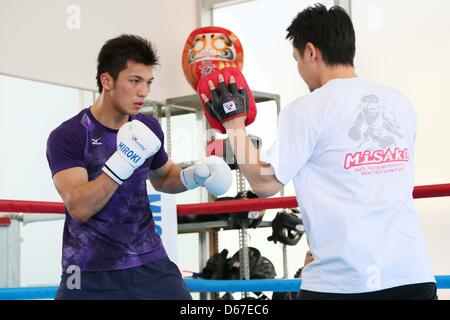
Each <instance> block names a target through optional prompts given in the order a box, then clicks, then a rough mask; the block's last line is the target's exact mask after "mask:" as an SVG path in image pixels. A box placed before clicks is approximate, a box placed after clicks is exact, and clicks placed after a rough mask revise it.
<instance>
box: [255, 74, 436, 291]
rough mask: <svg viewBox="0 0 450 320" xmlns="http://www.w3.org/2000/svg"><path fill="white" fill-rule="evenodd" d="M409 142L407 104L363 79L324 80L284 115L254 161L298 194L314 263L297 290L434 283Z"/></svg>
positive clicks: (412, 120) (412, 125)
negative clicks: (273, 137) (415, 192)
mask: <svg viewBox="0 0 450 320" xmlns="http://www.w3.org/2000/svg"><path fill="white" fill-rule="evenodd" d="M415 134H416V116H415V112H414V110H413V108H412V106H411V104H410V103H409V101H408V100H407V99H406V98H405V97H404V96H403V95H402V94H401V93H400V92H398V91H395V90H393V89H391V88H388V87H385V86H381V85H379V84H375V83H373V82H370V81H368V80H366V79H363V78H361V77H356V78H351V79H334V80H331V81H329V82H328V83H327V84H325V85H324V86H322V87H321V88H319V89H317V90H315V91H314V92H312V93H311V94H309V95H307V96H305V97H302V98H300V99H297V100H295V101H294V102H292V103H291V104H289V105H288V106H287V107H285V108H284V109H283V110H282V112H281V113H280V117H279V126H278V132H277V139H276V141H275V143H274V144H273V146H272V147H271V148H270V149H269V150H268V151H267V152H264V153H263V154H262V155H261V160H262V161H264V162H266V163H270V164H271V165H272V166H273V168H274V170H275V175H276V177H277V179H278V180H279V181H280V182H281V183H283V184H287V183H288V182H289V181H290V180H293V183H294V186H295V191H296V195H297V200H298V203H299V206H300V209H301V211H302V217H303V221H304V225H305V230H306V234H307V237H308V241H309V245H310V248H311V251H312V253H313V256H314V261H313V262H312V263H311V264H309V265H307V266H306V267H305V268H304V269H303V271H302V278H303V282H302V289H304V290H310V291H318V292H330V293H362V292H371V291H378V290H383V289H387V288H392V287H396V286H401V285H407V284H413V283H423V282H435V279H434V277H433V274H432V270H431V266H430V263H429V257H428V252H427V248H426V244H425V241H424V239H423V236H422V231H421V228H420V221H419V217H418V214H417V211H416V208H415V206H414V203H413V198H412V191H413V181H414V176H413V173H414V172H413V159H414V143H415Z"/></svg>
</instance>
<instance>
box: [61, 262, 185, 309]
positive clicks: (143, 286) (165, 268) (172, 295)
mask: <svg viewBox="0 0 450 320" xmlns="http://www.w3.org/2000/svg"><path fill="white" fill-rule="evenodd" d="M80 282H81V283H80V284H81V286H80V287H81V288H79V289H69V288H68V286H67V283H68V276H67V275H66V274H64V275H63V277H62V279H61V284H60V286H59V289H58V291H57V293H56V297H55V299H56V300H129V299H132V300H192V297H191V294H190V293H189V290H188V288H187V287H186V285H185V283H184V281H183V278H182V277H181V274H180V271H179V270H178V267H177V266H176V264H175V263H173V262H172V261H170V260H169V258H163V259H161V260H157V261H153V262H150V263H147V264H144V265H142V266H139V267H135V268H131V269H124V270H116V271H100V272H81V281H80Z"/></svg>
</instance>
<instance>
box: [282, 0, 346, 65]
mask: <svg viewBox="0 0 450 320" xmlns="http://www.w3.org/2000/svg"><path fill="white" fill-rule="evenodd" d="M286 31H287V32H288V34H287V36H286V39H289V40H291V41H292V44H293V46H294V47H295V48H297V49H298V50H299V51H300V54H301V55H302V56H303V54H304V51H305V48H306V44H307V43H308V42H310V43H312V44H313V45H314V46H316V47H317V48H318V49H319V50H320V52H321V53H322V57H323V60H324V62H325V63H326V64H327V65H330V66H333V65H351V66H353V59H354V58H355V30H354V28H353V23H352V20H351V18H350V16H349V15H348V14H347V12H346V11H345V10H344V9H343V8H341V7H339V6H334V7H332V8H331V9H329V10H328V9H327V8H326V7H325V6H324V5H323V4H315V5H313V6H310V7H308V8H306V9H305V10H303V11H301V12H300V13H299V14H298V15H297V16H296V17H295V18H294V19H293V20H292V23H291V25H290V26H289V27H288V28H287V30H286Z"/></svg>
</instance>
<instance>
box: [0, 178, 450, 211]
mask: <svg viewBox="0 0 450 320" xmlns="http://www.w3.org/2000/svg"><path fill="white" fill-rule="evenodd" d="M438 197H450V184H437V185H429V186H418V187H415V188H414V190H413V198H414V199H424V198H438ZM295 207H298V203H297V199H296V198H295V197H279V198H268V199H240V200H227V201H216V202H208V203H197V204H179V205H177V215H178V216H186V215H191V214H197V215H199V214H221V213H235V212H243V211H258V210H265V209H266V210H267V209H280V208H295ZM0 212H20V213H35V214H38V213H44V212H45V213H64V204H63V203H61V202H45V201H21V200H2V199H0Z"/></svg>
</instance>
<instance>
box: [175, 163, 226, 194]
mask: <svg viewBox="0 0 450 320" xmlns="http://www.w3.org/2000/svg"><path fill="white" fill-rule="evenodd" d="M180 179H181V182H182V183H183V185H184V186H185V187H186V189H188V190H191V189H195V188H197V187H200V186H203V187H205V188H206V189H207V190H208V192H209V193H211V194H213V195H215V196H218V195H221V194H224V193H225V192H227V191H228V189H229V188H230V186H231V182H232V174H231V169H230V167H229V166H228V164H227V163H226V162H225V161H224V160H223V159H222V158H219V157H217V156H211V157H208V158H206V159H205V160H204V161H203V162H201V163H199V164H197V165H194V166H191V167H188V168H186V169H183V170H181V172H180Z"/></svg>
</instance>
